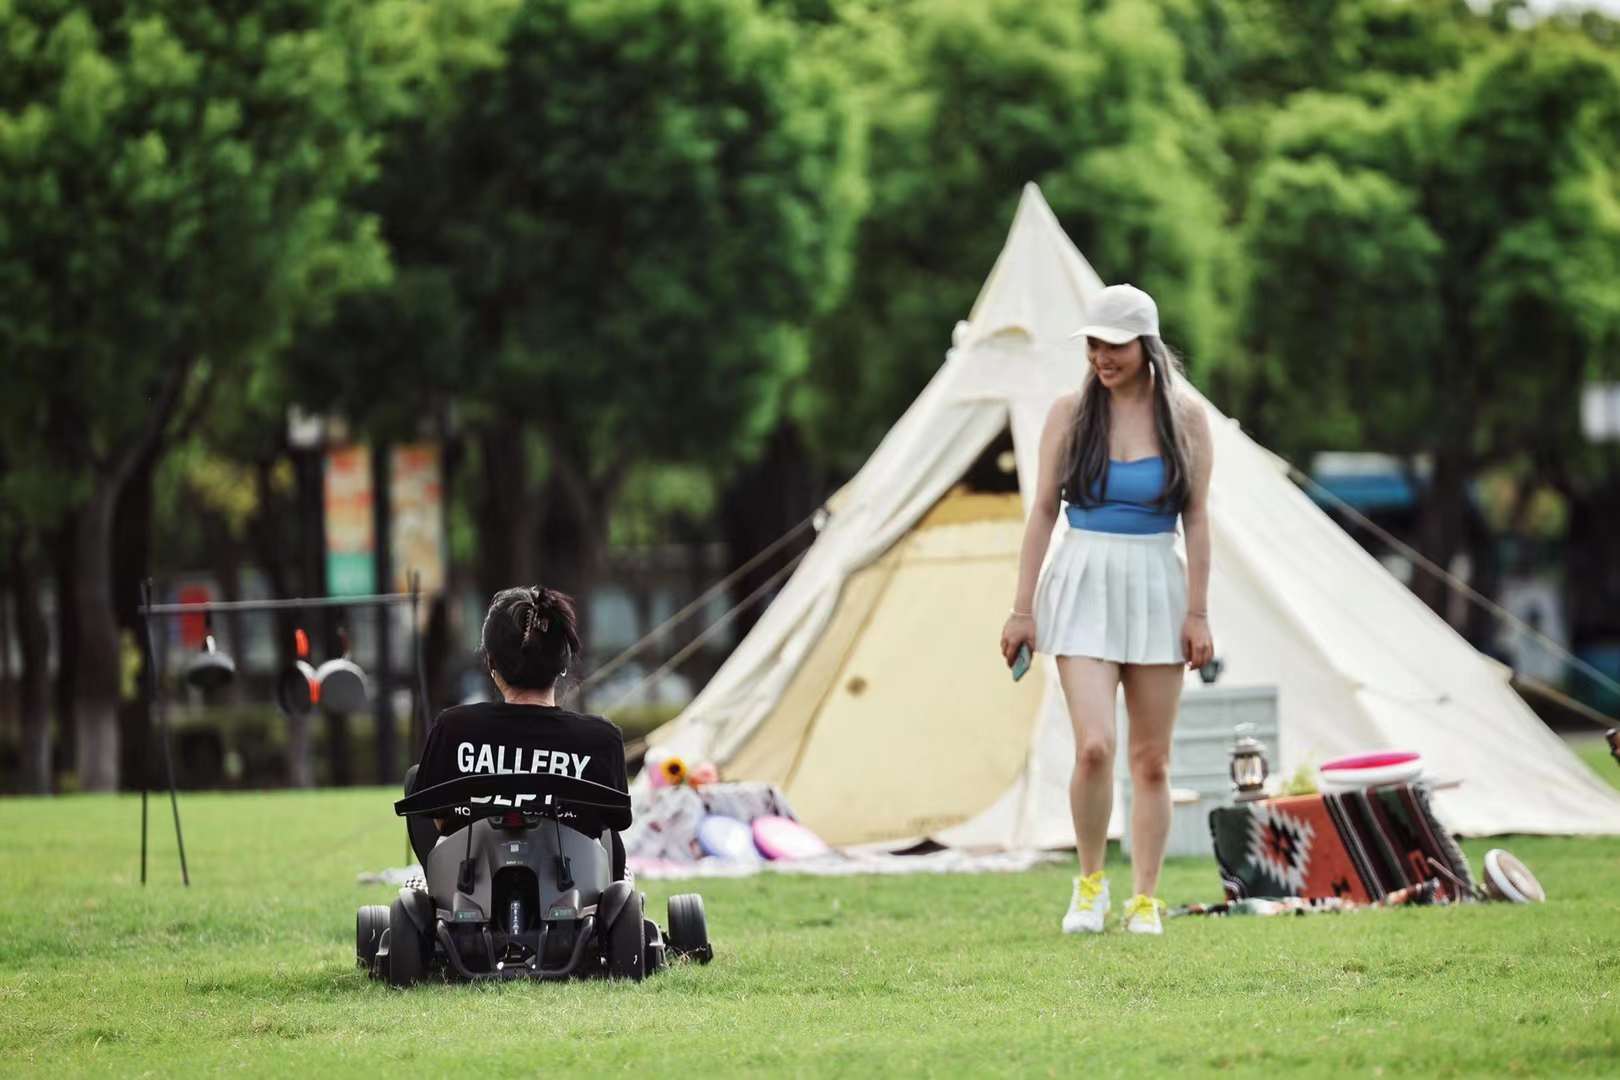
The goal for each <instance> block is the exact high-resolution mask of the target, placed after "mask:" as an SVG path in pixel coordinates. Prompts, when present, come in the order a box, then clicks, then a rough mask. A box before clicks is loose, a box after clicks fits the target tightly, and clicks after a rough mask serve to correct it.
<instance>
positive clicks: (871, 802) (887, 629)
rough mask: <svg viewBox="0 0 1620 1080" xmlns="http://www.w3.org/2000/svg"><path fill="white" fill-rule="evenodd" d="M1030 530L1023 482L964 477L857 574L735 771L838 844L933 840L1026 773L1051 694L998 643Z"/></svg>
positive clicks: (974, 812) (850, 581) (965, 819)
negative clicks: (775, 787)
mask: <svg viewBox="0 0 1620 1080" xmlns="http://www.w3.org/2000/svg"><path fill="white" fill-rule="evenodd" d="M1009 445H1010V444H1009ZM1023 529H1024V521H1023V513H1022V508H1021V503H1020V500H1019V497H1018V494H1017V492H1016V490H1014V491H1013V492H1011V493H987V492H983V491H974V490H973V489H972V488H971V487H970V486H969V485H967V484H962V485H959V486H958V487H957V488H955V489H953V490H952V491H951V492H950V493H949V494H947V495H946V496H945V497H944V498H943V499H941V500H940V501H939V502H938V503H936V504H935V506H934V507H933V508H932V509H931V510H930V511H929V512H928V514H927V515H926V516H925V517H924V518H923V520H922V521H921V522H919V523H918V525H917V526H916V528H914V529H913V530H912V531H911V532H910V533H908V534H907V535H906V537H905V538H904V539H903V540H902V541H901V542H900V543H899V544H897V545H896V546H895V547H894V548H893V549H891V550H890V552H889V553H888V554H886V555H885V556H884V558H882V559H880V560H879V561H878V562H877V563H875V564H873V565H872V566H869V567H867V568H865V569H864V570H861V571H859V572H857V573H856V574H854V575H853V576H851V578H850V579H849V580H848V581H847V582H846V584H845V590H844V592H843V594H842V595H841V597H840V599H839V609H838V611H837V613H836V614H835V615H834V616H833V619H832V622H831V623H830V624H829V626H828V628H827V631H826V632H825V633H824V634H823V635H822V638H821V640H820V641H819V642H818V643H817V647H816V649H815V650H814V651H813V652H812V653H811V655H810V657H809V658H808V659H807V661H806V663H805V664H804V666H803V667H802V668H801V669H800V671H799V673H798V676H797V677H796V678H795V679H794V680H793V682H792V683H790V684H789V687H788V689H787V692H786V693H785V694H784V695H783V697H782V700H781V703H780V706H779V707H778V708H777V709H776V710H775V712H774V713H773V715H772V717H771V719H770V720H769V721H768V722H767V723H766V724H765V725H764V726H763V728H762V729H761V730H760V731H758V732H757V733H756V735H755V738H754V739H753V740H752V741H751V743H750V745H749V747H748V748H746V749H745V750H744V751H743V753H742V754H741V755H740V756H739V759H738V761H737V762H736V763H735V769H736V771H738V772H739V773H742V772H743V771H744V770H745V769H746V770H747V773H746V774H747V775H752V776H771V777H772V778H773V779H778V780H779V782H781V783H782V784H783V787H784V790H785V791H786V793H787V796H788V798H789V800H790V801H791V802H792V803H793V805H794V807H795V809H796V810H797V811H798V813H799V814H800V815H801V816H802V817H803V818H804V820H806V821H810V822H814V823H815V827H816V829H817V831H818V832H819V833H820V834H821V835H822V836H823V837H824V838H825V839H827V840H828V841H830V842H832V843H841V844H847V843H865V842H869V841H875V840H885V839H891V838H893V837H895V836H898V835H906V836H913V835H927V834H929V833H932V832H935V831H938V830H940V829H944V828H949V827H950V826H952V825H956V824H960V823H961V822H963V821H967V820H969V819H970V818H972V817H973V816H974V815H975V814H978V813H979V812H981V811H982V810H983V809H984V808H985V807H987V806H989V805H990V803H991V802H993V801H994V800H995V798H996V797H997V796H998V795H1000V793H1001V792H1002V791H1004V790H1006V788H1007V787H1008V785H1010V784H1011V783H1012V782H1013V781H1014V779H1015V778H1016V777H1017V776H1018V774H1019V772H1020V771H1021V770H1022V769H1023V766H1024V763H1025V760H1026V758H1027V755H1028V750H1029V741H1030V736H1031V734H1032V730H1033V725H1034V721H1035V718H1036V715H1037V711H1038V709H1037V707H1038V705H1039V704H1040V694H1041V690H1042V686H1041V681H1040V680H1038V679H1030V680H1026V681H1024V682H1022V683H1014V682H1013V681H1012V679H1011V678H1010V677H1009V676H1008V674H1007V671H1006V665H1005V663H1004V662H1003V661H1002V659H1001V657H1000V656H999V654H998V653H997V650H996V648H995V639H994V638H995V630H996V628H997V627H999V626H1000V624H1001V621H1002V619H1003V618H1004V617H1005V615H1006V608H1007V598H1008V597H1009V596H1011V595H1012V593H1013V589H1014V587H1015V586H1016V584H1017V575H1018V554H1019V549H1020V547H1021V545H1022V541H1023ZM942 627H953V628H955V629H956V630H958V631H960V632H951V633H945V634H942V633H940V630H941V628H942ZM919 735H923V736H925V737H922V738H919ZM750 766H754V767H752V768H750ZM784 768H785V772H784V771H783V770H784Z"/></svg>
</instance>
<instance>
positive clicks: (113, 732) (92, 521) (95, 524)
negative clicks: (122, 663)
mask: <svg viewBox="0 0 1620 1080" xmlns="http://www.w3.org/2000/svg"><path fill="white" fill-rule="evenodd" d="M98 485H99V486H98V488H97V489H96V490H95V491H93V492H92V493H91V495H90V498H89V499H88V500H86V501H85V503H84V505H83V506H82V507H80V509H79V513H78V514H77V515H76V517H75V520H74V527H73V568H74V569H73V574H74V579H73V591H72V595H71V597H70V598H69V599H70V602H71V604H72V606H73V611H74V614H75V616H76V618H77V622H78V638H79V654H78V657H77V667H78V672H77V676H76V678H75V680H74V687H73V707H74V711H75V714H76V720H77V722H78V742H77V746H76V747H75V754H74V760H75V765H76V768H77V771H78V775H79V787H80V789H81V790H83V791H116V790H118V768H119V737H118V735H119V732H118V685H119V650H118V613H117V610H116V609H115V606H114V604H113V568H112V536H113V512H114V510H115V509H116V507H117V501H118V491H117V489H116V488H115V487H110V486H108V485H107V484H106V482H105V480H104V479H102V478H98Z"/></svg>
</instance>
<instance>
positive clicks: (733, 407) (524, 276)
mask: <svg viewBox="0 0 1620 1080" xmlns="http://www.w3.org/2000/svg"><path fill="white" fill-rule="evenodd" d="M504 45H505V59H504V62H503V63H502V64H501V65H499V66H497V67H493V68H489V69H486V70H482V71H478V72H476V73H473V74H471V75H469V76H468V77H466V78H465V79H463V80H462V81H461V83H460V84H459V86H458V88H457V97H456V105H455V108H454V109H453V110H451V111H450V112H449V113H448V114H447V115H445V116H441V117H435V116H428V117H425V118H423V119H422V120H420V121H419V122H416V123H413V124H410V125H405V126H404V127H403V128H402V130H401V131H399V132H398V135H397V138H395V139H394V140H393V141H392V143H391V147H390V149H389V151H388V154H387V165H386V168H385V170H384V173H383V175H382V176H381V177H380V179H379V181H378V183H377V184H376V185H375V186H374V188H373V189H372V195H371V198H372V199H373V200H374V205H375V206H376V207H377V208H378V209H379V211H380V213H381V214H382V216H383V218H384V220H385V222H386V235H387V237H388V240H389V242H390V244H391V245H392V246H393V247H394V250H395V251H396V252H397V253H398V258H399V261H400V264H401V267H402V270H401V274H400V277H399V279H398V284H397V286H396V287H395V288H394V289H393V290H391V291H390V292H388V293H386V294H379V295H377V296H375V297H370V298H366V299H364V300H359V301H356V302H355V303H354V304H351V305H348V307H347V308H346V312H345V314H344V316H343V318H342V320H341V321H340V322H339V323H338V324H336V325H335V326H334V327H333V329H332V330H331V332H330V333H329V334H328V335H327V340H330V341H332V342H334V344H333V346H332V347H335V348H341V349H343V350H344V352H345V353H346V354H347V355H350V356H353V357H355V358H356V359H357V361H358V365H359V366H358V367H356V368H355V369H354V370H355V373H356V374H357V375H358V377H354V376H351V378H350V380H349V383H350V384H349V386H348V388H347V390H345V391H344V392H343V396H344V398H345V400H348V401H351V402H355V403H356V404H361V401H360V399H362V398H364V397H366V396H367V395H370V396H371V397H373V398H374V399H375V400H373V401H372V402H371V403H370V408H369V411H370V412H371V413H373V414H374V415H380V413H381V412H382V411H383V410H385V409H389V408H392V409H395V410H396V411H398V412H399V413H401V414H403V417H404V418H409V419H414V418H416V417H417V416H419V415H420V413H421V411H422V410H421V408H420V405H419V403H421V402H422V401H423V400H424V399H425V400H429V401H431V400H433V399H434V398H438V399H439V400H451V399H453V400H454V402H455V406H456V407H455V412H456V414H457V415H456V419H457V421H458V423H459V424H460V426H461V429H462V430H463V431H465V432H466V433H467V437H468V439H469V441H470V443H471V449H472V451H473V452H474V453H475V455H476V456H477V458H478V462H479V464H480V466H481V468H480V470H479V476H478V482H477V488H478V490H477V491H476V492H474V493H473V495H472V496H471V502H472V504H473V505H474V506H475V507H476V508H477V511H478V532H479V542H480V563H481V567H480V571H481V578H482V581H481V584H482V585H483V587H484V588H485V590H490V589H493V588H495V587H498V586H504V585H508V584H511V583H512V582H514V581H530V580H537V579H538V578H540V577H542V576H543V577H544V578H545V580H546V581H547V582H548V583H552V584H556V585H560V586H563V587H568V588H573V589H575V590H579V589H582V588H584V587H585V585H586V584H587V583H588V581H589V579H590V578H591V576H592V575H593V574H594V572H595V567H596V564H597V560H598V559H599V558H600V551H601V548H602V546H603V544H604V543H605V542H606V539H607V527H608V522H609V516H610V510H611V507H612V505H613V501H614V498H615V496H616V494H617V493H618V491H619V489H620V487H621V486H622V485H623V483H624V482H625V479H626V477H627V476H628V475H629V471H630V470H631V468H632V467H633V466H635V465H636V464H638V463H641V462H647V461H657V460H678V461H686V462H691V463H698V464H704V465H709V466H711V467H714V468H717V469H723V468H725V467H728V464H729V463H731V462H734V461H736V460H737V459H739V458H740V457H746V456H747V455H749V454H750V453H752V452H755V451H756V450H757V448H758V446H759V445H760V443H761V441H762V440H763V438H764V436H765V435H766V434H767V433H768V432H769V431H770V430H771V428H772V426H773V425H774V423H775V419H776V416H777V413H778V410H779V408H780V403H781V395H782V386H783V383H784V381H785V380H786V379H787V378H788V377H789V376H790V375H791V374H793V373H794V372H795V371H797V370H799V369H800V368H802V365H803V363H804V358H805V346H804V342H803V333H802V331H801V330H800V329H799V327H800V326H801V325H802V323H803V322H804V321H805V320H806V319H807V318H808V317H810V316H811V315H813V314H815V313H816V312H818V311H820V310H822V309H823V308H825V306H826V305H827V304H828V303H829V302H830V300H831V299H832V298H833V297H834V296H835V295H836V293H837V290H838V287H839V285H840V283H841V281H842V280H843V277H844V275H845V267H846V265H847V263H848V237H849V234H850V230H851V228H852V226H853V223H854V219H855V216H856V214H857V213H858V209H859V205H860V200H861V187H860V177H859V173H858V170H857V169H856V167H855V165H856V163H855V161H854V158H853V156H852V149H851V147H852V137H851V131H850V120H849V117H848V114H847V109H846V107H845V106H844V104H843V102H842V95H841V92H840V90H839V88H838V86H837V85H836V82H835V81H834V80H833V79H832V78H831V77H829V74H828V72H827V71H826V70H825V68H823V67H818V66H817V65H816V64H815V63H814V62H812V61H811V60H810V59H808V58H806V57H803V56H801V55H799V52H798V50H797V49H796V39H795V36H794V34H793V33H792V32H791V30H790V28H789V27H787V26H786V25H785V24H784V23H783V22H782V21H780V20H779V19H777V18H775V17H773V16H770V15H766V14H764V13H762V12H761V11H760V10H759V9H758V8H757V6H756V5H755V4H754V3H753V2H752V0H605V2H604V0H593V2H584V0H527V2H525V3H523V4H521V5H520V6H519V7H518V9H517V10H516V11H515V12H514V13H513V15H512V17H511V20H510V23H509V26H508V28H507V34H506V38H505V42H504ZM360 373H363V374H360ZM390 401H391V402H393V403H394V404H392V405H390V404H388V402H390ZM531 435H532V436H533V440H534V441H533V442H531V441H530V436H531ZM542 477H543V495H542V496H541V497H540V498H539V499H536V498H535V492H536V489H537V485H538V484H539V483H540V482H541V478H542ZM542 528H543V529H544V535H545V537H546V543H545V544H544V551H545V560H544V564H543V566H542V565H541V564H540V563H539V561H538V560H537V558H536V556H537V552H538V551H539V549H540V548H541V545H539V544H537V543H536V536H537V530H539V529H542Z"/></svg>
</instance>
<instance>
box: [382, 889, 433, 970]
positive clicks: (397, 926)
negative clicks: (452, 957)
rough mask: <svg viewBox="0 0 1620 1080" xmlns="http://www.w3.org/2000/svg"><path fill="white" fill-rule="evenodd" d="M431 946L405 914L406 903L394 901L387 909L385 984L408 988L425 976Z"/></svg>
mask: <svg viewBox="0 0 1620 1080" xmlns="http://www.w3.org/2000/svg"><path fill="white" fill-rule="evenodd" d="M432 956H433V944H432V942H431V941H429V940H428V936H427V935H426V934H424V933H422V931H420V930H418V929H417V928H416V924H415V923H413V922H411V917H410V915H409V914H408V913H407V912H406V911H405V901H403V900H395V901H394V903H393V906H392V907H390V908H389V909H388V984H389V985H390V986H398V987H405V986H411V985H413V984H415V983H418V982H420V981H421V980H422V977H423V976H424V975H426V974H427V969H428V960H430V959H431V958H432Z"/></svg>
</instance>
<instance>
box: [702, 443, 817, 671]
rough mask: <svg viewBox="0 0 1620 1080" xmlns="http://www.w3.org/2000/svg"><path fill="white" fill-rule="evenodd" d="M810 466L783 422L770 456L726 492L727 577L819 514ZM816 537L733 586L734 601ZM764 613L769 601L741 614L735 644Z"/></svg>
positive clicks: (734, 624)
mask: <svg viewBox="0 0 1620 1080" xmlns="http://www.w3.org/2000/svg"><path fill="white" fill-rule="evenodd" d="M809 461H810V459H809V455H808V454H807V453H806V452H805V449H804V444H803V440H801V439H800V437H799V431H798V428H796V427H795V426H794V425H793V424H792V423H790V422H784V423H783V424H781V425H779V426H778V427H777V429H776V431H775V432H774V433H773V434H772V435H771V441H770V443H769V445H768V446H767V448H766V451H765V455H764V456H763V457H761V458H760V460H759V461H758V462H756V463H755V464H753V465H751V466H750V467H748V468H747V469H744V470H743V471H742V472H741V473H740V474H738V476H737V478H736V480H734V481H733V482H732V484H731V486H730V487H728V488H727V489H726V491H725V494H724V495H723V496H722V498H721V501H720V523H721V528H722V530H723V532H724V534H725V541H726V570H727V572H728V573H730V572H733V571H735V570H736V569H737V568H738V567H740V566H742V565H743V564H744V563H746V562H747V561H748V560H749V559H752V558H753V557H754V556H755V555H757V554H759V553H760V552H761V551H764V550H765V549H766V548H767V547H769V546H770V545H771V544H772V543H774V542H775V541H776V540H777V539H778V538H779V537H781V536H782V535H783V534H784V533H786V532H787V531H788V530H789V529H791V528H793V527H794V526H795V525H797V524H798V523H799V522H801V521H803V520H804V519H805V518H806V517H808V516H809V515H810V513H811V512H812V511H813V510H815V508H816V504H817V503H818V502H819V501H820V500H819V493H818V491H817V484H816V480H815V475H814V473H813V471H812V469H811V467H810V464H809ZM814 538H815V536H814V534H813V533H810V532H808V531H806V533H805V535H804V536H801V537H800V538H798V539H797V540H795V541H794V542H793V543H791V544H785V545H783V547H782V548H781V550H779V551H778V552H777V553H776V554H775V555H773V556H771V557H770V558H769V559H766V560H765V561H764V562H762V563H760V564H759V565H758V566H756V567H754V568H753V569H752V570H750V571H749V572H748V573H746V574H744V575H742V576H741V577H739V578H738V579H737V580H735V581H734V582H732V585H731V602H732V603H733V604H737V603H741V602H742V600H743V599H744V598H746V597H748V596H750V595H752V594H753V592H754V590H756V589H758V588H759V587H760V586H761V585H763V584H764V583H765V582H766V581H768V580H769V579H770V577H771V575H772V574H774V573H776V572H777V571H778V570H780V569H781V568H782V567H784V566H786V565H787V563H788V560H790V559H792V558H793V557H794V556H795V555H797V554H798V553H799V552H800V551H803V550H804V549H805V548H806V547H808V546H809V544H810V542H811V541H812V540H813V539H814ZM764 608H765V602H764V601H763V600H760V601H758V602H756V603H754V604H751V605H749V607H748V608H747V609H746V610H744V611H740V612H738V613H737V617H736V619H735V620H733V622H732V631H731V632H732V634H733V635H734V640H741V638H742V637H743V636H744V635H746V634H747V633H748V631H749V630H751V629H752V628H753V626H754V624H755V623H756V622H758V621H759V616H760V614H761V612H763V611H764Z"/></svg>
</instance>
